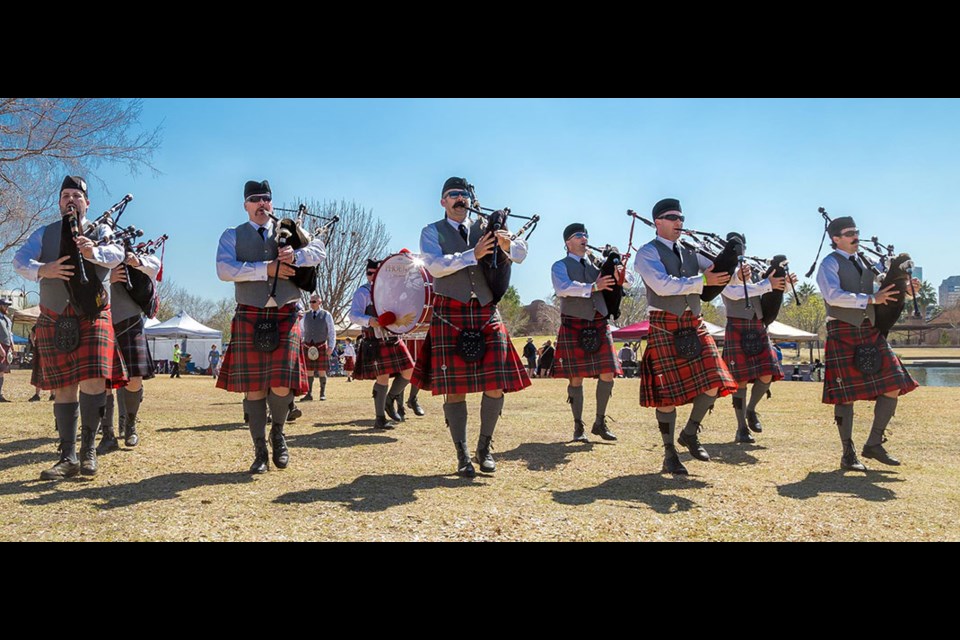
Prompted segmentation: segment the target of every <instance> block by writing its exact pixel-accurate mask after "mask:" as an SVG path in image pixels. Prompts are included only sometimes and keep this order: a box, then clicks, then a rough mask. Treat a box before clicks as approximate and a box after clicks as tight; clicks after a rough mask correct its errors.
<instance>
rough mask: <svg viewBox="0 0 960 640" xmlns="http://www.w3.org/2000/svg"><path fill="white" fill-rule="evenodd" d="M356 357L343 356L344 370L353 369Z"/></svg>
mask: <svg viewBox="0 0 960 640" xmlns="http://www.w3.org/2000/svg"><path fill="white" fill-rule="evenodd" d="M353 365H354V359H353V356H343V370H344V371H353Z"/></svg>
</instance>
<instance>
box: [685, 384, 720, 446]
mask: <svg viewBox="0 0 960 640" xmlns="http://www.w3.org/2000/svg"><path fill="white" fill-rule="evenodd" d="M716 401H717V397H716V396H708V395H707V394H705V393H701V394H700V395H698V396H697V397H696V398H694V399H693V409H692V410H691V411H690V418H689V419H688V420H687V426H685V427H684V428H683V432H684V433H685V434H687V435H688V436H692V435H693V434H695V433H696V432H697V429H698V428H699V427H700V423H701V422H703V419H704V417H706V415H707V411H709V410H710V409H711V408H713V403H714V402H716Z"/></svg>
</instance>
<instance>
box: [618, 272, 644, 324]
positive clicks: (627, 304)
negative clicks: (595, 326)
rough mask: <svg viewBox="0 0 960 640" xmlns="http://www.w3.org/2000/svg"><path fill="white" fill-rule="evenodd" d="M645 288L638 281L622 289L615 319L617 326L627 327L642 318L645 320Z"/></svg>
mask: <svg viewBox="0 0 960 640" xmlns="http://www.w3.org/2000/svg"><path fill="white" fill-rule="evenodd" d="M648 315H649V313H648V312H647V290H646V289H645V288H644V287H643V284H642V283H640V282H638V283H637V284H635V285H634V286H633V287H631V288H629V289H624V290H623V300H622V301H621V302H620V317H619V318H617V320H616V325H617V326H618V327H628V326H630V325H631V324H636V323H638V322H641V321H642V320H646V319H647V316H648Z"/></svg>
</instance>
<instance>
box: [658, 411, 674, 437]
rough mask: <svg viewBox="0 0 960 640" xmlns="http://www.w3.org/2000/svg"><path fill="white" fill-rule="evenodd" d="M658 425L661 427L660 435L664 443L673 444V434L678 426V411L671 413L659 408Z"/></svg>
mask: <svg viewBox="0 0 960 640" xmlns="http://www.w3.org/2000/svg"><path fill="white" fill-rule="evenodd" d="M657 426H659V427H660V437H661V438H662V439H663V444H673V436H674V432H675V430H676V427H677V411H676V410H673V411H671V412H669V413H667V412H666V411H660V409H657Z"/></svg>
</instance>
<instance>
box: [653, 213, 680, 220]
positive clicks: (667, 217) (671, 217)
mask: <svg viewBox="0 0 960 640" xmlns="http://www.w3.org/2000/svg"><path fill="white" fill-rule="evenodd" d="M657 220H669V221H670V222H676V221H677V220H679V221H680V222H683V221H684V217H683V216H681V215H677V214H676V213H668V214H667V215H665V216H660V217H659V218H657Z"/></svg>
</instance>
